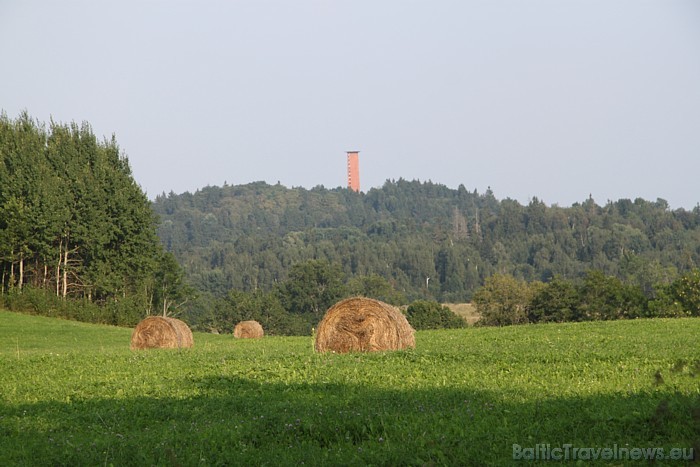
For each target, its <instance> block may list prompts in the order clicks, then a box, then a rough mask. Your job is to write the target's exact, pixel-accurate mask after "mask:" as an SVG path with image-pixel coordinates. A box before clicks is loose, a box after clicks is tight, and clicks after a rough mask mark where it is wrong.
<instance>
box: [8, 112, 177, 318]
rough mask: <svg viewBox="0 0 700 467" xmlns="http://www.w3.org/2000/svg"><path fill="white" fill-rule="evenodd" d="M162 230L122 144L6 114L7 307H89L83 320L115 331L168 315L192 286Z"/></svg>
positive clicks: (81, 128)
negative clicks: (162, 239) (114, 326)
mask: <svg viewBox="0 0 700 467" xmlns="http://www.w3.org/2000/svg"><path fill="white" fill-rule="evenodd" d="M156 224H157V216H156V214H155V213H154V212H153V209H152V207H151V203H150V201H149V200H148V198H147V197H146V195H145V194H144V192H143V191H142V190H141V188H140V187H139V185H138V184H137V183H136V182H135V181H134V179H133V177H132V174H131V169H130V167H129V163H128V160H127V158H126V156H125V155H124V154H123V153H122V151H121V150H120V148H119V145H118V144H117V141H116V138H115V137H114V136H113V137H112V138H111V139H104V140H98V138H97V137H96V136H95V135H94V134H93V132H92V129H91V127H90V125H89V124H87V123H83V124H82V125H78V124H76V123H71V124H62V123H57V122H54V121H51V122H50V123H49V125H48V126H47V125H45V124H43V123H40V122H38V121H36V120H34V119H32V118H31V117H30V116H29V115H28V113H27V112H23V113H21V114H20V115H19V117H18V118H16V119H10V118H8V116H7V115H6V114H5V113H4V112H3V113H2V114H0V291H1V292H2V296H3V298H4V300H5V301H6V302H7V304H9V305H12V304H17V303H20V302H23V301H24V302H26V301H27V300H29V301H30V302H32V303H34V305H32V306H34V307H35V308H41V306H40V305H39V302H41V303H43V304H44V305H45V306H46V307H48V308H51V307H53V308H55V309H64V308H65V306H64V305H61V303H63V302H66V301H73V302H84V304H85V306H86V307H87V308H86V310H84V311H83V312H81V314H84V315H85V316H84V317H86V318H87V315H92V316H93V317H94V320H103V321H108V322H112V323H114V324H121V323H124V324H131V323H133V322H134V321H135V320H138V319H139V318H141V317H143V316H145V315H146V314H147V313H152V312H154V313H157V312H161V311H163V309H165V311H166V312H167V309H168V308H169V307H171V306H172V305H173V304H174V303H175V302H177V300H178V298H179V297H181V294H182V290H181V288H180V286H181V285H182V284H183V283H184V282H183V280H184V278H183V277H182V276H183V274H182V270H181V269H180V267H179V265H178V264H177V261H176V260H175V258H174V257H173V256H172V254H171V253H167V252H166V251H165V250H164V248H163V247H162V245H161V243H160V241H159V239H158V237H157V234H156ZM37 291H39V292H37ZM25 292H26V293H25ZM22 295H23V297H21V296H22ZM46 295H48V298H47V297H46ZM46 300H49V302H47V301H46ZM49 303H51V304H50V305H49ZM29 305H31V303H30V304H29ZM92 305H94V306H92ZM18 306H19V305H18ZM107 309H110V311H109V312H108V314H109V315H110V317H109V318H107V317H106V316H105V313H107V312H105V311H104V310H107ZM70 313H74V312H70ZM70 313H69V312H68V311H64V314H70ZM96 316H100V318H97V317H96Z"/></svg>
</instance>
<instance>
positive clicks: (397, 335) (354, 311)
mask: <svg viewBox="0 0 700 467" xmlns="http://www.w3.org/2000/svg"><path fill="white" fill-rule="evenodd" d="M414 332H415V331H414V330H413V328H412V327H411V325H410V324H409V323H408V321H407V320H406V317H405V316H404V315H403V313H401V312H400V311H399V310H398V309H397V308H395V307H393V306H391V305H389V304H387V303H384V302H380V301H379V300H373V299H371V298H364V297H353V298H348V299H346V300H342V301H340V302H338V303H336V304H335V305H333V306H332V307H330V308H329V309H328V311H327V312H326V314H325V316H324V317H323V319H322V320H321V322H320V323H319V324H318V329H317V332H316V342H315V345H314V348H315V349H316V351H317V352H329V351H330V352H338V353H346V352H376V351H383V350H402V349H406V348H409V347H410V348H413V347H415V346H416V339H415V336H414Z"/></svg>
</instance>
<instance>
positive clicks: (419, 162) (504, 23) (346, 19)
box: [0, 0, 700, 209]
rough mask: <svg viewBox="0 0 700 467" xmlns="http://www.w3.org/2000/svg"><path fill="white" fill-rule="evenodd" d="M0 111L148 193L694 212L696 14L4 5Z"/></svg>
mask: <svg viewBox="0 0 700 467" xmlns="http://www.w3.org/2000/svg"><path fill="white" fill-rule="evenodd" d="M0 108H1V109H4V111H5V112H7V114H8V116H9V117H11V118H16V117H17V116H18V114H19V112H20V111H22V110H23V109H26V110H27V111H28V112H29V113H30V115H31V116H33V117H35V118H37V119H39V120H40V121H43V122H48V121H49V119H50V118H51V117H53V119H54V120H56V121H59V122H64V123H68V122H71V121H76V122H78V123H80V122H83V121H87V122H89V123H90V124H91V125H92V127H93V130H94V132H95V133H96V134H97V135H98V136H99V137H102V136H107V137H109V136H111V135H112V133H114V134H116V137H117V141H118V142H119V144H120V146H121V147H122V149H123V150H124V152H125V153H126V155H127V156H128V158H129V161H130V164H131V167H132V169H133V173H134V177H135V179H136V181H137V182H138V183H139V184H140V185H141V186H142V187H143V189H144V190H145V191H146V192H147V193H148V195H149V197H151V198H153V197H155V196H156V195H158V194H160V193H161V192H170V191H171V190H172V191H174V192H175V193H182V192H184V191H190V192H194V191H196V190H197V189H199V188H203V187H204V186H206V185H223V183H224V181H226V182H228V183H229V184H242V183H248V182H252V181H257V180H264V181H267V182H269V183H277V181H280V182H281V183H282V184H283V185H286V186H289V187H291V186H303V187H307V188H311V187H313V186H316V185H324V186H326V187H327V188H335V187H338V186H345V183H346V181H345V176H346V160H345V151H346V150H360V169H361V175H360V179H361V183H362V190H363V191H367V190H369V189H370V188H372V187H379V186H381V185H382V184H383V183H384V181H385V180H387V179H398V178H400V177H403V178H405V179H409V180H411V179H420V180H432V181H434V182H439V183H443V184H445V185H447V186H449V187H452V188H456V187H457V186H459V184H464V185H465V186H466V187H467V189H469V190H473V189H477V190H478V191H479V192H480V193H481V192H483V191H485V190H486V188H487V187H488V186H490V187H491V188H492V190H493V191H494V194H495V195H496V197H497V198H499V199H503V198H506V197H509V198H513V199H517V200H518V201H520V202H521V203H527V202H528V201H529V200H530V198H532V197H533V196H536V197H538V198H540V199H541V200H543V201H544V202H546V203H547V204H555V203H556V204H559V205H561V206H569V205H571V204H572V203H574V202H580V201H584V200H585V199H586V198H588V196H589V194H591V195H592V196H593V198H594V199H595V200H596V201H597V202H598V203H599V204H604V203H605V202H606V201H607V200H617V199H620V198H631V199H634V198H637V197H642V198H644V199H647V200H651V201H654V200H656V198H664V199H666V200H667V201H668V202H669V203H670V205H671V207H672V208H679V207H684V208H687V209H692V208H693V207H695V206H696V205H697V204H698V203H699V202H700V183H698V180H699V179H700V2H699V1H695V0H688V1H676V0H657V1H645V0H586V1H567V0H551V1H547V0H537V1H525V0H503V1H498V0H480V1H476V0H455V1H446V0H424V1H398V0H344V1H340V0H338V1H334V0H325V1H323V0H293V1H292V0H270V1H266V0H246V1H235V0H230V1H223V0H222V1H206V0H205V1H201V0H192V1H173V0H167V1H166V0H162V1H156V0H151V1H148V0H119V1H98V0H86V1H70V0H68V1H61V2H56V1H49V0H46V1H33V0H0Z"/></svg>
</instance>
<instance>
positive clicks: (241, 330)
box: [233, 321, 265, 339]
mask: <svg viewBox="0 0 700 467" xmlns="http://www.w3.org/2000/svg"><path fill="white" fill-rule="evenodd" d="M263 335H265V333H264V332H263V327H262V326H261V325H260V323H258V322H257V321H241V322H240V323H238V324H237V325H236V327H235V328H233V337H235V338H237V339H258V338H260V337H262V336H263Z"/></svg>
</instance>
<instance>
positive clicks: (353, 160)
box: [347, 151, 360, 192]
mask: <svg viewBox="0 0 700 467" xmlns="http://www.w3.org/2000/svg"><path fill="white" fill-rule="evenodd" d="M347 153H348V188H350V189H351V190H352V191H356V192H359V191H360V151H347Z"/></svg>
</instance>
